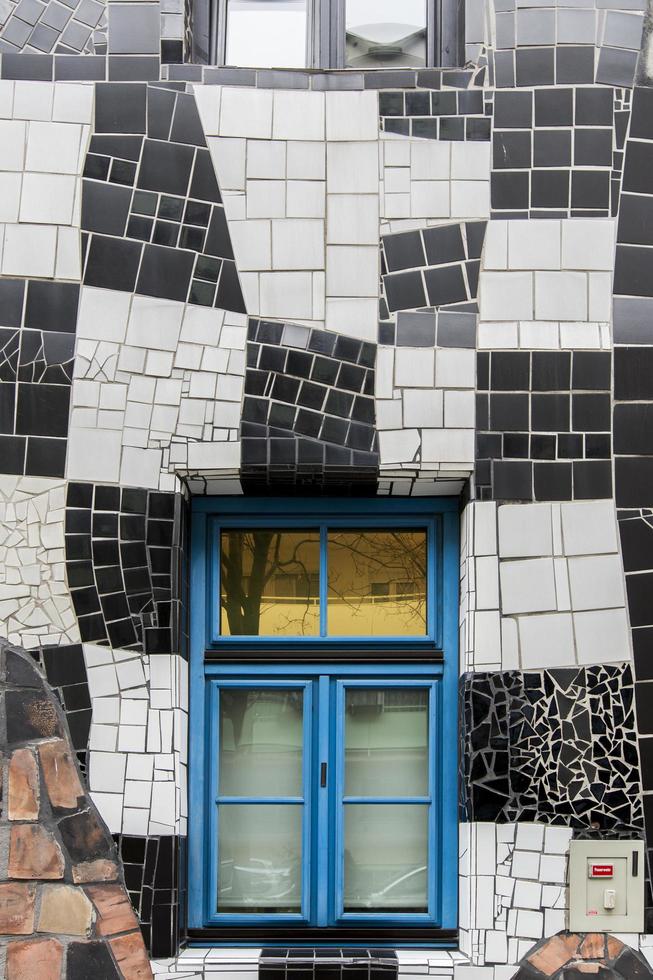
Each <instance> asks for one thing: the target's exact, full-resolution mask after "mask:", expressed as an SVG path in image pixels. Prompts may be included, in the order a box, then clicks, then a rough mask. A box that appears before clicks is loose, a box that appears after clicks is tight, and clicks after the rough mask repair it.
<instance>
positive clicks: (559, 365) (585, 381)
mask: <svg viewBox="0 0 653 980" xmlns="http://www.w3.org/2000/svg"><path fill="white" fill-rule="evenodd" d="M611 368H612V356H611V354H610V352H609V351H606V352H605V353H603V352H594V351H578V350H577V351H573V352H571V351H550V352H549V351H533V352H532V353H531V352H529V351H519V352H516V351H515V352H507V351H492V352H491V353H490V352H487V353H480V354H479V355H478V363H477V372H478V377H477V389H478V395H477V399H476V430H477V435H476V478H477V484H478V496H479V499H480V500H487V499H495V500H515V499H518V500H585V499H593V498H597V497H612V463H611V453H612V436H611V428H612V426H611V422H612V419H611V391H610V384H611V381H610V379H611Z"/></svg>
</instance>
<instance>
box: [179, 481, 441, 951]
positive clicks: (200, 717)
mask: <svg viewBox="0 0 653 980" xmlns="http://www.w3.org/2000/svg"><path fill="white" fill-rule="evenodd" d="M345 512H346V516H343V514H344V513H345ZM217 515H219V518H220V521H221V522H222V523H224V522H225V521H228V522H229V523H230V524H231V526H236V525H238V524H239V525H240V526H243V525H245V524H246V525H247V526H253V522H254V521H256V522H258V526H262V525H265V524H267V525H268V526H270V525H271V524H272V525H276V526H279V527H281V526H288V520H289V515H294V517H293V519H296V520H297V521H298V523H301V524H303V525H304V526H306V523H307V521H309V520H311V518H313V522H315V521H317V523H320V521H321V522H322V523H324V524H331V525H333V524H335V523H336V522H338V523H340V522H341V521H343V522H344V524H345V525H346V523H347V522H349V523H350V524H351V525H358V526H370V527H372V526H377V527H379V526H381V525H383V524H385V525H386V526H388V525H391V526H401V525H404V526H409V525H410V524H413V525H415V524H422V525H424V523H425V522H432V526H433V528H434V529H435V528H436V527H437V529H438V533H437V535H436V534H435V533H434V534H433V535H432V548H433V551H432V552H430V553H429V566H430V567H429V574H430V575H433V578H432V579H431V578H430V579H429V582H430V583H431V585H432V589H433V591H432V592H431V594H430V596H429V602H430V603H431V612H430V615H431V616H433V617H434V618H433V620H429V623H430V622H433V625H434V628H433V630H432V631H431V635H430V636H429V637H427V638H426V639H423V638H409V639H408V640H405V641H404V640H402V639H401V638H396V637H393V638H392V639H391V640H389V641H383V640H379V639H378V638H375V639H374V640H372V641H365V640H362V641H361V638H359V637H356V638H351V639H349V640H348V639H347V638H340V637H339V638H338V640H337V641H336V642H334V641H329V640H328V639H326V640H325V639H322V638H317V642H313V644H311V643H310V642H306V641H305V640H302V639H301V638H299V639H297V640H290V641H287V640H285V641H277V642H276V643H273V644H268V643H265V642H264V643H261V644H260V647H261V652H262V654H267V653H268V652H269V654H270V661H271V663H270V666H271V667H272V666H273V670H274V672H275V676H276V677H277V678H278V677H280V676H283V675H284V671H285V676H288V677H289V676H291V675H292V676H294V677H295V678H297V677H298V676H306V675H309V676H318V677H319V675H320V670H321V671H322V672H323V673H324V669H325V665H320V664H309V663H302V662H301V661H299V662H294V663H292V662H290V663H289V662H285V663H279V660H278V658H279V657H280V656H283V653H282V651H283V645H284V644H286V645H287V648H288V647H289V646H291V645H292V648H293V654H296V653H297V651H298V650H299V651H301V649H302V646H303V647H304V648H311V647H312V649H313V653H314V652H315V649H316V648H317V649H319V650H323V651H324V659H325V661H328V659H329V649H334V648H336V649H337V648H338V647H340V646H342V645H343V644H345V645H346V646H347V648H349V649H351V648H352V647H355V648H357V649H360V650H361V651H363V650H365V649H366V648H371V649H372V650H374V649H377V650H379V651H381V650H382V649H383V648H384V646H386V645H387V646H392V648H393V649H396V648H398V647H402V648H405V650H406V653H410V654H414V653H415V651H416V650H418V651H420V650H421V651H422V652H423V653H424V654H425V661H424V663H415V662H412V663H406V664H402V663H401V662H398V663H394V664H386V663H379V664H375V663H374V662H373V660H372V659H371V658H370V662H366V663H365V664H364V665H361V664H358V665H353V664H352V665H351V667H350V668H349V667H348V665H347V664H346V663H340V664H338V665H331V666H330V670H331V672H332V673H333V674H335V673H337V674H338V675H339V676H340V677H343V676H344V675H345V674H347V673H350V672H351V671H352V670H353V671H356V670H358V672H359V674H360V673H361V671H363V672H364V676H365V678H366V679H368V678H370V677H378V678H379V680H381V679H391V678H392V677H401V678H404V679H405V678H413V677H417V676H418V675H420V676H425V677H428V676H429V675H430V676H431V678H434V677H436V676H439V675H441V677H442V681H441V693H440V718H439V732H440V748H439V759H437V760H436V762H437V763H439V767H440V769H439V773H438V774H437V781H438V783H439V786H438V789H439V801H440V806H439V809H440V814H441V820H440V823H439V825H438V826H437V828H436V834H435V838H434V845H433V846H434V853H435V854H438V855H439V856H440V869H441V874H440V879H439V881H440V892H439V901H438V899H437V896H436V898H435V902H436V904H437V905H439V910H438V911H437V914H436V921H437V923H438V925H439V927H440V928H442V929H455V928H456V927H457V918H458V908H457V905H458V899H457V895H458V888H457V862H458V849H457V827H458V814H457V772H458V702H457V680H458V656H457V650H458V578H459V557H458V556H459V548H458V501H457V500H456V499H452V498H419V499H410V500H404V499H399V500H396V499H384V498H373V499H366V500H352V501H343V500H313V499H310V500H298V499H297V498H292V499H289V500H283V499H276V498H263V499H256V498H247V499H243V498H207V497H202V498H195V499H194V500H193V506H192V519H191V621H190V630H191V662H190V735H189V881H190V882H191V883H197V885H198V887H194V886H193V885H191V887H190V888H189V905H188V925H189V927H190V928H203V927H206V926H207V925H211V924H213V923H212V922H211V921H210V919H209V917H208V915H207V913H208V911H209V908H208V903H209V894H210V884H209V879H210V876H211V874H212V870H211V863H210V860H207V854H206V853H205V843H206V840H207V833H208V826H207V815H208V814H209V813H210V807H211V803H210V797H209V788H210V787H209V780H208V778H207V777H208V772H207V755H208V753H207V752H206V737H207V734H209V737H210V733H207V731H206V719H207V718H208V716H209V707H210V705H209V703H208V698H209V690H210V685H209V684H208V683H207V681H210V680H211V679H212V678H216V677H225V678H227V677H232V678H239V677H240V678H242V677H243V674H244V673H245V671H246V669H247V668H246V667H245V666H244V664H243V663H242V662H241V663H237V662H234V659H235V658H237V657H238V648H239V644H240V642H241V641H242V639H243V638H240V637H236V638H228V639H227V638H223V639H221V640H219V641H216V640H214V639H213V635H212V628H213V625H214V621H212V615H211V614H212V609H211V603H210V601H209V593H208V589H209V587H210V584H211V571H210V567H211V560H210V559H213V561H215V556H214V555H211V554H210V550H211V549H210V547H209V528H210V527H211V539H213V540H215V538H214V533H215V531H214V525H213V522H212V521H211V518H212V517H214V516H217ZM298 515H299V516H298ZM213 595H215V592H213ZM244 639H246V640H247V642H248V643H249V644H251V643H252V640H251V638H244ZM258 646H259V643H258V642H257V648H258ZM434 649H435V650H441V651H442V653H443V663H442V664H436V663H433V662H431V661H430V660H429V659H428V652H429V650H434ZM205 651H214V652H220V653H222V652H223V653H224V655H225V660H224V662H222V661H218V662H216V661H212V662H209V661H206V660H205ZM266 659H267V656H266ZM253 666H254V665H250V667H253ZM259 666H260V665H259ZM248 672H249V671H248ZM330 698H331V692H330V689H329V685H328V684H324V683H323V684H321V685H319V687H318V695H317V701H318V705H319V708H320V710H322V711H324V708H325V707H328V705H329V704H330ZM332 741H333V740H332ZM214 744H215V743H214ZM319 748H320V752H322V751H326V747H325V746H324V745H320V747H319ZM322 758H324V756H322ZM334 762H335V760H334V759H331V758H330V759H329V763H330V765H331V766H332V765H333V764H334ZM332 771H333V770H332ZM314 782H315V781H314ZM309 800H310V803H309ZM315 805H316V803H315V800H314V799H313V797H312V795H309V797H307V803H306V804H305V808H308V807H309V806H310V807H311V808H314V807H315ZM325 808H326V809H325ZM317 812H318V813H321V814H322V820H324V813H325V812H326V813H327V814H328V801H326V800H323V799H321V798H320V799H318V800H317ZM306 853H308V852H306ZM311 860H312V861H313V862H314V863H315V867H317V868H318V871H319V869H321V871H319V873H321V874H322V880H326V879H325V877H324V875H325V873H326V874H327V876H328V867H327V866H326V865H327V862H328V853H327V850H326V849H325V848H322V849H319V850H316V843H315V835H313V841H312V843H311ZM334 903H335V895H333V894H330V893H325V894H322V893H320V894H319V896H318V897H317V898H314V902H313V906H314V909H315V912H314V919H315V921H316V922H317V923H318V924H324V922H325V921H328V917H329V909H333V908H334ZM355 918H356V921H360V920H359V918H358V916H357V915H356V916H355ZM406 918H407V917H406ZM265 919H266V922H267V923H268V924H269V925H271V924H272V923H271V921H270V919H269V918H267V917H265ZM248 921H250V922H251V919H249V920H248ZM274 921H275V923H276V921H277V919H276V917H275V920H274ZM340 921H342V920H340ZM367 921H368V922H369V921H370V920H369V919H368V920H367ZM229 922H231V923H232V924H234V925H236V922H235V921H234V917H233V916H231V915H230V916H229ZM393 922H396V919H393ZM414 922H415V920H414V919H413V920H412V922H411V924H412V923H414ZM382 924H383V923H382V922H380V921H378V920H377V919H375V920H374V925H382ZM405 924H406V925H408V922H406V923H405ZM261 925H262V926H263V925H264V924H263V923H261ZM395 945H396V943H395Z"/></svg>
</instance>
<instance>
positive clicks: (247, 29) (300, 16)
mask: <svg viewBox="0 0 653 980" xmlns="http://www.w3.org/2000/svg"><path fill="white" fill-rule="evenodd" d="M306 25H307V16H306V0H228V3H227V49H226V56H225V61H226V64H228V65H237V66H238V67H245V68H257V67H263V68H305V67H306Z"/></svg>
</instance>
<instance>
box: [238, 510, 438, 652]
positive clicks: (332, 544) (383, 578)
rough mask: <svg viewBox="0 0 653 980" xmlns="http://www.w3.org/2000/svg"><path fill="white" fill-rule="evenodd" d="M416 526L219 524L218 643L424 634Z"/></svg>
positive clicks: (424, 540)
mask: <svg viewBox="0 0 653 980" xmlns="http://www.w3.org/2000/svg"><path fill="white" fill-rule="evenodd" d="M428 537H429V536H428V531H427V529H426V528H424V527H406V528H401V527H396V528H364V527H363V528H361V527H327V526H322V527H318V528H312V529H311V528H307V529H296V528H290V529H279V528H270V527H258V528H222V529H221V531H220V535H219V549H220V563H219V566H220V567H219V577H220V616H219V633H220V636H222V637H234V636H250V637H267V638H271V639H273V638H275V637H276V638H283V637H296V638H316V637H323V638H324V637H326V638H328V637H334V638H336V637H338V638H341V637H352V638H357V639H360V638H364V637H377V638H378V637H381V638H382V637H388V638H391V637H406V638H408V637H426V636H427V634H428V626H429V624H428V614H427V610H428V585H427V583H428Z"/></svg>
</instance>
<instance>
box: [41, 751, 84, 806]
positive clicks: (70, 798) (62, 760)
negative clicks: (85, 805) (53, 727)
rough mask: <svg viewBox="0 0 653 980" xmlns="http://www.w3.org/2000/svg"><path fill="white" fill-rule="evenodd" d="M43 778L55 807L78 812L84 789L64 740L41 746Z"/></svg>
mask: <svg viewBox="0 0 653 980" xmlns="http://www.w3.org/2000/svg"><path fill="white" fill-rule="evenodd" d="M39 756H40V758H41V766H42V767H43V778H44V779H45V785H46V788H47V791H48V796H49V797H50V802H51V803H52V806H53V807H56V808H57V809H60V810H76V809H77V808H78V806H79V798H80V796H84V789H83V787H82V784H81V783H80V781H79V776H78V775H77V768H76V766H75V763H74V762H73V757H72V753H71V751H70V749H69V747H68V743H67V742H64V741H63V740H62V739H58V740H57V741H56V742H45V743H44V744H42V745H39Z"/></svg>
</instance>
